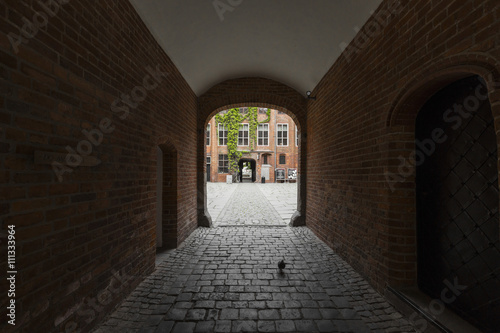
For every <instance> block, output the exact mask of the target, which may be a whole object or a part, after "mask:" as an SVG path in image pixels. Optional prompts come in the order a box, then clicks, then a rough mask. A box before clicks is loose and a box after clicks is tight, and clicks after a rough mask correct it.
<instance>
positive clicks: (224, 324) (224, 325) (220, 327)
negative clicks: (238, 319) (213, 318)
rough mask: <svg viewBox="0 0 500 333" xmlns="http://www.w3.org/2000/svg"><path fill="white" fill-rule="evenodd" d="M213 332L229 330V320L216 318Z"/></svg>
mask: <svg viewBox="0 0 500 333" xmlns="http://www.w3.org/2000/svg"><path fill="white" fill-rule="evenodd" d="M214 331H215V332H231V320H218V321H217V322H216V323H215V329H214Z"/></svg>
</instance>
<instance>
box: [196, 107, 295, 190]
mask: <svg viewBox="0 0 500 333" xmlns="http://www.w3.org/2000/svg"><path fill="white" fill-rule="evenodd" d="M239 109H240V113H246V112H248V108H246V107H242V108H239ZM267 110H268V109H267V108H258V116H257V120H258V121H259V124H258V125H257V133H256V138H257V140H256V142H255V144H254V145H253V144H252V140H251V137H252V135H251V133H249V131H250V129H249V128H250V124H249V121H248V120H243V121H242V122H241V124H240V128H239V132H238V150H239V151H242V152H243V154H242V157H241V159H240V161H239V170H240V172H239V173H240V175H242V170H243V166H244V165H248V166H249V167H250V168H251V170H252V173H251V178H250V179H251V181H252V182H259V183H260V182H262V178H264V179H265V181H266V182H296V180H297V174H298V152H299V133H298V128H297V126H296V124H295V122H294V121H293V119H292V118H291V117H290V116H288V115H287V114H286V113H284V112H282V111H278V110H274V109H271V110H270V113H269V119H268V121H266V119H267V118H268V115H267ZM224 112H225V111H222V113H224ZM261 122H262V123H261ZM205 136H206V142H205V144H206V160H207V162H206V163H207V168H206V173H207V181H210V182H225V181H226V177H227V176H228V175H230V174H231V172H230V169H229V168H230V167H229V165H230V163H229V159H228V148H227V129H226V128H225V126H224V125H223V124H220V123H219V124H217V122H216V120H215V117H213V118H212V119H210V121H209V122H208V125H207V128H206V132H205Z"/></svg>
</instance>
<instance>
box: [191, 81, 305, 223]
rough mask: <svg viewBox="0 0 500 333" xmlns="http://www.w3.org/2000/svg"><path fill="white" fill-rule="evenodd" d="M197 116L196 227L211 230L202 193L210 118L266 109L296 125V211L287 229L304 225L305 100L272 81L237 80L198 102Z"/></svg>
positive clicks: (205, 195)
mask: <svg viewBox="0 0 500 333" xmlns="http://www.w3.org/2000/svg"><path fill="white" fill-rule="evenodd" d="M198 104H199V113H198V126H197V127H198V144H197V147H198V153H197V167H198V168H199V170H200V171H202V172H198V179H197V187H198V204H197V207H198V225H199V226H206V227H210V226H212V221H211V217H210V214H209V213H208V211H207V193H206V170H205V168H206V156H205V140H206V127H207V123H208V121H209V120H210V118H211V117H213V116H214V115H215V114H217V113H218V112H220V111H222V110H226V109H230V108H234V107H250V106H255V107H267V108H272V109H275V110H279V111H282V112H284V113H286V114H288V115H289V116H290V117H291V118H292V119H293V121H294V122H295V124H296V125H297V128H298V132H299V133H300V135H299V137H300V138H299V148H300V149H299V157H298V169H299V170H298V179H297V183H298V184H297V188H298V191H297V211H296V212H295V214H294V215H293V217H292V219H291V222H290V225H291V226H300V225H305V224H306V220H305V213H306V179H307V169H306V158H307V157H306V156H307V153H306V149H307V130H306V129H307V126H306V104H307V99H306V98H305V97H304V96H302V95H301V94H299V93H298V92H297V91H295V90H294V89H292V88H290V87H288V86H286V85H284V84H282V83H280V82H277V81H274V80H270V79H264V78H240V79H234V80H227V81H224V82H221V83H219V84H217V85H215V86H214V87H212V88H211V89H209V90H208V91H207V92H206V93H204V94H203V95H202V96H201V97H200V98H199V99H198Z"/></svg>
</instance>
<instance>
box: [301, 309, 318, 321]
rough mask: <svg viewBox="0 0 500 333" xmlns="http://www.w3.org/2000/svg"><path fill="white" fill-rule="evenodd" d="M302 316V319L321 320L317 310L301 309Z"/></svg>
mask: <svg viewBox="0 0 500 333" xmlns="http://www.w3.org/2000/svg"><path fill="white" fill-rule="evenodd" d="M301 312H302V316H303V317H304V319H321V318H322V316H321V313H320V312H319V310H318V309H302V310H301Z"/></svg>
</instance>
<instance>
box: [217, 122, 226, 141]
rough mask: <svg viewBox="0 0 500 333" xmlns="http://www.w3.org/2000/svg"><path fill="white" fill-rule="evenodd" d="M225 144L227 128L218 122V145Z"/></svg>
mask: <svg viewBox="0 0 500 333" xmlns="http://www.w3.org/2000/svg"><path fill="white" fill-rule="evenodd" d="M226 145H227V128H226V127H225V126H224V125H223V124H219V146H226Z"/></svg>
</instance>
